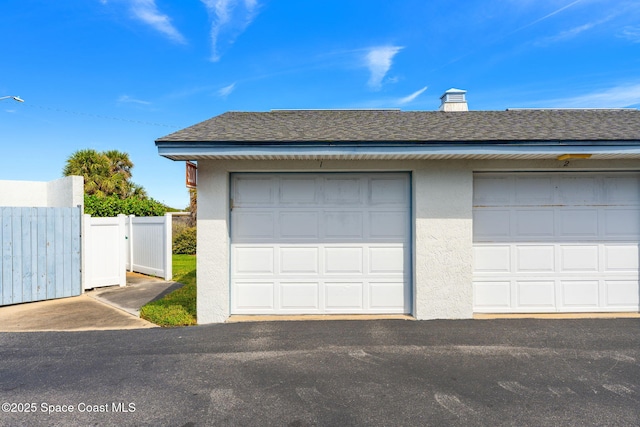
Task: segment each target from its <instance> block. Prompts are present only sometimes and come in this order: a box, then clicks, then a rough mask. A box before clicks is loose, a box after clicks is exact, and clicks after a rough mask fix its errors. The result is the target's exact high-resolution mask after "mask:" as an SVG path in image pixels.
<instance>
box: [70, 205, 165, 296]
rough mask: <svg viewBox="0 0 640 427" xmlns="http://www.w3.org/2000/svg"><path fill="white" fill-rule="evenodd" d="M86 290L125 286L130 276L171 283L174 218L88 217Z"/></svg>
mask: <svg viewBox="0 0 640 427" xmlns="http://www.w3.org/2000/svg"><path fill="white" fill-rule="evenodd" d="M83 251H84V259H85V261H84V264H85V277H84V282H85V283H84V289H92V288H95V287H99V286H118V285H119V286H125V285H126V272H127V270H128V271H134V272H138V273H143V274H147V275H152V276H157V277H162V278H164V279H165V280H171V277H172V265H171V214H166V215H164V216H158V217H136V216H133V215H131V216H125V215H118V216H117V217H108V218H93V217H91V216H90V215H85V216H84V248H83Z"/></svg>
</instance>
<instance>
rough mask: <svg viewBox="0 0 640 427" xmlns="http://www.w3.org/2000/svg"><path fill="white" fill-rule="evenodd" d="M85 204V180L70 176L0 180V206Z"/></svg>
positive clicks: (65, 205)
mask: <svg viewBox="0 0 640 427" xmlns="http://www.w3.org/2000/svg"><path fill="white" fill-rule="evenodd" d="M78 205H81V206H84V181H83V178H82V177H81V176H68V177H64V178H60V179H56V180H54V181H49V182H39V181H0V206H24V207H74V206H78Z"/></svg>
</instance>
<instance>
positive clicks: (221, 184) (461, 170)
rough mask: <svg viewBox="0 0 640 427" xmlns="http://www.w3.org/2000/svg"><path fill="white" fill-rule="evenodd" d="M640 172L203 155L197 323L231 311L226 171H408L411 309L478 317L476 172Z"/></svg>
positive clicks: (428, 315) (546, 163)
mask: <svg viewBox="0 0 640 427" xmlns="http://www.w3.org/2000/svg"><path fill="white" fill-rule="evenodd" d="M518 170H527V171H532V170H541V171H542V170H549V171H563V170H564V171H578V170H640V165H638V162H637V161H633V160H624V161H613V160H611V161H593V160H582V161H572V162H570V163H569V164H568V165H566V166H565V165H564V162H559V161H556V160H538V161H530V160H520V161H514V160H491V161H327V160H325V161H323V162H319V161H213V160H209V161H207V160H199V161H198V273H197V274H198V323H200V324H204V323H213V322H224V321H225V320H226V319H227V318H228V317H229V307H230V302H229V296H230V289H229V278H230V270H229V260H230V255H229V243H230V242H229V224H228V219H229V173H231V172H267V171H273V172H341V171H358V172H366V171H378V172H380V171H409V172H411V173H412V177H413V201H412V206H413V212H412V215H413V221H414V223H413V237H414V242H413V244H414V247H413V266H412V270H413V289H412V293H413V303H414V310H413V313H412V314H413V315H414V316H415V317H416V318H417V319H465V318H471V317H472V315H473V285H472V279H473V220H472V213H473V174H474V172H478V171H518Z"/></svg>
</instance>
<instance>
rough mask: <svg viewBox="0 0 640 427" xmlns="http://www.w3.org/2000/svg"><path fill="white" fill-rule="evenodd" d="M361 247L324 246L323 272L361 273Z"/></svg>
mask: <svg viewBox="0 0 640 427" xmlns="http://www.w3.org/2000/svg"><path fill="white" fill-rule="evenodd" d="M362 262H363V249H362V248H342V247H326V248H325V271H324V273H325V274H362V272H363V264H362Z"/></svg>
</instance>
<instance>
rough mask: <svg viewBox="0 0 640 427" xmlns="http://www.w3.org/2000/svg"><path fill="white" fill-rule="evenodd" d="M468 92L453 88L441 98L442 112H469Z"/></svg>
mask: <svg viewBox="0 0 640 427" xmlns="http://www.w3.org/2000/svg"><path fill="white" fill-rule="evenodd" d="M466 93H467V91H466V90H462V89H456V88H451V89H449V90H448V91H446V92H445V93H444V95H442V96H441V97H440V101H441V104H440V111H447V112H449V111H469V106H468V105H467V97H466Z"/></svg>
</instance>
